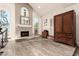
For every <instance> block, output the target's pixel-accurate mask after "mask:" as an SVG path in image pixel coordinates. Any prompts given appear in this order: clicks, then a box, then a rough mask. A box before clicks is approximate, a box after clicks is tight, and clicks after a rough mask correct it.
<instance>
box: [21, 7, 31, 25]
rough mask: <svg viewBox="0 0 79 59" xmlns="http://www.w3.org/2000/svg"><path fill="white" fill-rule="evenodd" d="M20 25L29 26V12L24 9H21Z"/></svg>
mask: <svg viewBox="0 0 79 59" xmlns="http://www.w3.org/2000/svg"><path fill="white" fill-rule="evenodd" d="M21 24H22V25H28V24H29V10H28V9H27V8H25V7H22V8H21Z"/></svg>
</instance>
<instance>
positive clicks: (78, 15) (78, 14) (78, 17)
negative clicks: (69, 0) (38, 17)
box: [42, 4, 79, 46]
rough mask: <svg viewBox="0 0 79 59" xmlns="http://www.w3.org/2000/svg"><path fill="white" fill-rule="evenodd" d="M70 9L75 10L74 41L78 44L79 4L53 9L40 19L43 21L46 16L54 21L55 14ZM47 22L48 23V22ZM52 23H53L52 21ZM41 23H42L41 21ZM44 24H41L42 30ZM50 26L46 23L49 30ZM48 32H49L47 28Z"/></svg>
mask: <svg viewBox="0 0 79 59" xmlns="http://www.w3.org/2000/svg"><path fill="white" fill-rule="evenodd" d="M70 10H75V12H76V42H77V44H78V46H79V4H75V5H72V6H69V7H66V8H63V9H59V10H56V11H55V12H53V11H50V12H49V14H47V15H45V16H43V17H42V20H43V21H44V20H45V19H46V18H47V19H48V20H49V19H50V18H52V20H53V21H54V16H55V15H57V14H61V13H64V12H67V11H70ZM53 21H52V22H53ZM48 24H50V23H49V22H48ZM53 24H54V23H53ZM42 25H43V23H42ZM44 28H45V26H43V30H44ZM49 28H50V26H49V25H48V26H47V29H48V30H49ZM53 28H54V26H52V31H53V32H52V35H54V34H53V33H54V29H53ZM49 32H51V31H50V30H49Z"/></svg>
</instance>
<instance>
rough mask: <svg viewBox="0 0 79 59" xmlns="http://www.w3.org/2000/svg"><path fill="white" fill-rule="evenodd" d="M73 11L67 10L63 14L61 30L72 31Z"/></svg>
mask: <svg viewBox="0 0 79 59" xmlns="http://www.w3.org/2000/svg"><path fill="white" fill-rule="evenodd" d="M72 26H73V13H72V12H67V13H65V14H64V15H63V32H64V33H72Z"/></svg>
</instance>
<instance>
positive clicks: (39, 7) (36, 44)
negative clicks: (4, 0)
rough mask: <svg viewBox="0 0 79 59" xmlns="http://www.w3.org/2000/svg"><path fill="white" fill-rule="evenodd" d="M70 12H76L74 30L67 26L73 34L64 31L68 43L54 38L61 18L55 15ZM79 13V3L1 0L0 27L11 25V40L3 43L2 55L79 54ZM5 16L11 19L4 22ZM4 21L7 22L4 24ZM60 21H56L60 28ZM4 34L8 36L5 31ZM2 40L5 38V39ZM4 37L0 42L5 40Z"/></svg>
mask: <svg viewBox="0 0 79 59" xmlns="http://www.w3.org/2000/svg"><path fill="white" fill-rule="evenodd" d="M68 12H69V13H70V12H72V13H71V14H73V15H72V18H71V20H72V19H73V20H75V21H74V22H73V24H74V23H75V22H76V23H75V24H74V25H73V27H74V28H73V30H72V28H71V27H69V28H70V29H71V32H70V29H69V30H65V31H69V33H70V34H66V33H65V34H66V36H68V37H69V38H68V40H67V43H64V42H63V40H62V41H61V43H59V42H55V35H56V34H55V29H56V28H55V22H56V21H55V19H60V18H61V17H59V16H58V18H55V17H56V16H57V15H60V14H62V18H64V16H63V15H64V14H65V13H68ZM78 13H79V4H78V3H1V4H0V15H1V16H0V17H1V18H0V22H1V23H0V27H1V28H2V29H1V30H0V31H2V30H3V27H6V28H7V29H8V30H7V39H8V42H6V46H4V43H3V46H4V47H2V48H1V51H2V52H1V55H2V56H73V55H79V53H77V52H78V51H79V48H77V47H78V46H79V36H78V35H79V31H78V30H79V20H78V18H79V14H78ZM2 14H3V15H4V16H5V17H6V19H4V18H3V16H2ZM6 15H7V16H6ZM75 15H76V16H75ZM67 17H71V15H70V14H69V16H67ZM69 19H70V18H69ZM6 20H7V21H8V22H7V23H5V22H6ZM57 21H58V20H57ZM65 22H66V21H65ZM65 22H64V23H65ZM3 23H5V25H4V26H2V24H3ZM68 23H69V22H68ZM58 24H59V23H58ZM59 25H60V24H59ZM59 25H57V26H58V27H57V28H58V29H59V27H61V26H59ZM66 25H67V24H66ZM70 25H71V23H70ZM62 26H63V25H62ZM68 26H69V25H68ZM66 28H68V27H66ZM59 30H60V29H59ZM59 30H58V31H59ZM75 31H76V33H75ZM72 32H74V33H72ZM2 33H3V32H1V34H2ZM69 35H70V36H69ZM3 36H6V34H5V35H3ZM61 36H64V35H61ZM66 36H65V37H66ZM71 36H72V37H71ZM70 38H72V39H71V41H69V39H70ZM0 39H1V40H2V39H3V38H2V37H1V36H0ZM61 39H63V38H61ZM3 41H5V40H4V39H3ZM3 41H1V43H0V44H2V42H3ZM63 43H64V44H63ZM61 47H62V48H61ZM58 49H59V50H58ZM34 51H35V52H34ZM75 51H76V52H75Z"/></svg>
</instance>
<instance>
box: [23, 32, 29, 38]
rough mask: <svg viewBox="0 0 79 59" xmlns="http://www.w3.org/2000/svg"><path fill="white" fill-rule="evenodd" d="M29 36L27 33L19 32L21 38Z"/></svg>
mask: <svg viewBox="0 0 79 59" xmlns="http://www.w3.org/2000/svg"><path fill="white" fill-rule="evenodd" d="M27 36H29V31H21V37H27Z"/></svg>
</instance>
